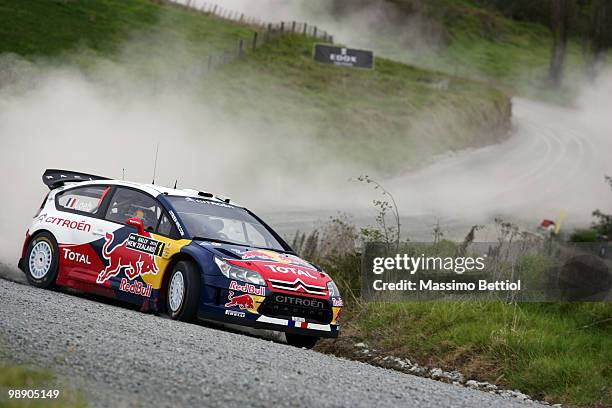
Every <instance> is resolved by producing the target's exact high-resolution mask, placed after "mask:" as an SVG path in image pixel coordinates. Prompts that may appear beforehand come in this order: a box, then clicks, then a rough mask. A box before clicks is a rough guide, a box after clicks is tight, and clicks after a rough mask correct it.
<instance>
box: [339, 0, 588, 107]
mask: <svg viewBox="0 0 612 408" xmlns="http://www.w3.org/2000/svg"><path fill="white" fill-rule="evenodd" d="M336 3H337V4H338V5H339V6H338V15H339V16H343V15H347V13H354V12H355V9H356V5H355V3H354V2H352V1H345V0H336ZM358 3H359V4H360V5H361V6H362V7H367V6H368V4H371V2H369V1H368V0H362V1H358ZM514 3H518V2H514ZM523 3H524V4H522V5H521V7H523V9H526V10H527V11H528V12H530V13H533V14H534V16H532V18H531V19H527V18H524V19H521V20H518V19H512V18H509V16H508V13H504V12H503V11H505V9H506V8H509V7H511V6H510V5H509V4H508V5H506V3H504V2H496V1H493V0H432V1H427V2H422V1H417V0H387V2H386V4H387V5H388V7H390V8H389V10H391V11H389V13H392V14H393V16H392V17H389V16H388V17H386V18H388V19H389V20H390V21H391V22H393V24H390V25H385V26H383V27H381V28H380V30H379V32H378V34H379V38H378V39H377V38H372V39H371V42H372V43H373V44H374V45H375V46H376V47H377V48H378V49H380V50H381V51H383V52H384V54H385V55H386V56H389V57H390V58H393V59H396V60H398V61H403V62H406V63H411V64H415V65H417V66H419V67H423V68H428V69H435V70H438V71H441V72H445V73H448V74H452V75H459V76H463V77H467V78H474V79H480V80H486V81H489V82H492V83H495V84H497V85H499V86H502V87H504V88H505V89H507V90H509V91H511V92H514V93H519V94H522V95H525V96H529V97H534V98H542V97H544V98H546V99H551V100H555V99H557V100H558V98H559V96H563V95H564V94H567V93H568V92H569V91H572V90H573V86H575V82H576V81H577V80H580V79H581V78H582V76H583V75H584V71H585V56H584V51H583V45H582V44H581V42H580V40H579V39H578V38H577V37H576V36H575V35H574V36H570V38H569V42H568V49H567V54H566V66H565V80H564V88H563V89H562V91H563V92H562V93H561V94H559V93H558V92H552V91H551V90H550V89H548V88H549V87H548V83H547V77H548V69H549V62H550V54H551V49H552V45H553V38H552V33H551V30H550V28H549V26H548V25H547V23H546V24H545V23H544V21H545V20H546V18H547V17H546V15H547V14H548V7H549V5H548V4H547V3H545V2H541V3H539V4H536V3H537V2H536V3H533V2H523ZM514 14H518V12H515V13H514ZM415 21H416V22H417V23H418V27H420V29H419V30H417V33H416V34H415V33H414V32H413V31H412V30H413V29H412V26H414V25H415ZM398 33H399V35H398ZM392 35H393V37H391V36H392ZM390 39H391V41H390ZM423 43H425V46H423Z"/></svg>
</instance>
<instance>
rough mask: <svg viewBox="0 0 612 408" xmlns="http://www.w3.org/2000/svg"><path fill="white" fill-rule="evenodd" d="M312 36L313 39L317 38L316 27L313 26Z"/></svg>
mask: <svg viewBox="0 0 612 408" xmlns="http://www.w3.org/2000/svg"><path fill="white" fill-rule="evenodd" d="M312 36H313V37H314V38H317V26H315V27H314V29H313V33H312Z"/></svg>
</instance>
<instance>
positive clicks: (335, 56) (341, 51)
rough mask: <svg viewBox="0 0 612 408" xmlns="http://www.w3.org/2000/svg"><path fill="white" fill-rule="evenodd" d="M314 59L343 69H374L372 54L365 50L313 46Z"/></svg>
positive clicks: (321, 45) (322, 45) (320, 45)
mask: <svg viewBox="0 0 612 408" xmlns="http://www.w3.org/2000/svg"><path fill="white" fill-rule="evenodd" d="M314 59H315V61H318V62H323V63H325V64H334V65H339V66H343V67H355V68H368V69H372V68H374V53H373V52H372V51H366V50H354V49H351V48H341V47H335V46H332V45H324V44H315V49H314Z"/></svg>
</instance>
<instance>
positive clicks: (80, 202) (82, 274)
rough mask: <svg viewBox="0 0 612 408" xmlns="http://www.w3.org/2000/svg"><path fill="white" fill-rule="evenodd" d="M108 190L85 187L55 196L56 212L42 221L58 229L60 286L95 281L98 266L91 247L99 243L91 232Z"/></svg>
mask: <svg viewBox="0 0 612 408" xmlns="http://www.w3.org/2000/svg"><path fill="white" fill-rule="evenodd" d="M110 190H111V187H110V186H108V185H87V186H79V187H75V188H70V189H67V190H64V191H62V192H59V193H58V194H57V195H56V197H55V208H56V209H57V212H56V213H54V214H49V217H47V219H46V220H47V221H49V222H52V223H53V224H56V225H57V226H59V227H61V228H59V230H60V233H59V234H58V236H57V237H56V238H57V241H58V246H59V252H60V257H59V265H60V274H59V276H58V280H59V281H60V282H63V281H65V280H71V281H73V282H81V283H83V282H84V283H87V282H91V281H92V278H93V281H95V276H96V275H95V274H96V270H97V269H99V267H100V265H101V260H100V257H99V256H98V254H97V252H96V250H95V245H94V244H95V241H96V240H98V239H99V237H98V236H96V233H95V231H96V229H98V228H99V226H100V216H101V214H100V213H101V212H103V211H104V202H105V199H106V198H107V195H108V193H109V191H110Z"/></svg>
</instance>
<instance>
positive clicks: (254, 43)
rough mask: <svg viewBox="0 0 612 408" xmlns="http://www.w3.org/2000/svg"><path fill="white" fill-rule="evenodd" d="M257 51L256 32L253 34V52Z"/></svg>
mask: <svg viewBox="0 0 612 408" xmlns="http://www.w3.org/2000/svg"><path fill="white" fill-rule="evenodd" d="M256 49H257V31H255V32H254V33H253V51H255V50H256Z"/></svg>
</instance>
